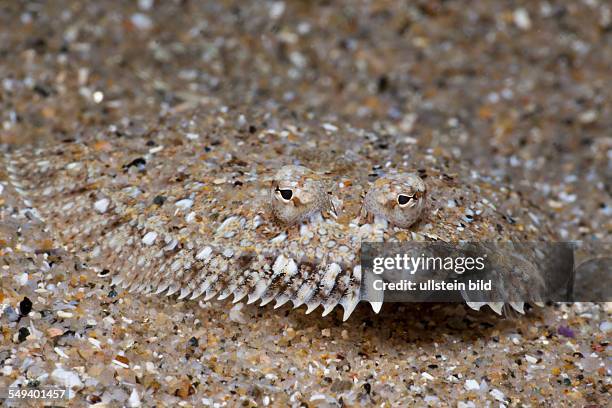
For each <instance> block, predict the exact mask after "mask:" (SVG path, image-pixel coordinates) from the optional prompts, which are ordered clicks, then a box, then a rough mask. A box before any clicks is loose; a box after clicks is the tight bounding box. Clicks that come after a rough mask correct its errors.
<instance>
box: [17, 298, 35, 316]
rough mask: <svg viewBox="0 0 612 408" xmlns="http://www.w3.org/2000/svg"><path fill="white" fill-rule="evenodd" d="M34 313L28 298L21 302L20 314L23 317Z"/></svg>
mask: <svg viewBox="0 0 612 408" xmlns="http://www.w3.org/2000/svg"><path fill="white" fill-rule="evenodd" d="M31 311H32V301H31V300H30V299H28V298H27V297H24V298H23V300H22V301H21V302H19V313H21V315H22V316H27V315H28V314H29V313H30V312H31Z"/></svg>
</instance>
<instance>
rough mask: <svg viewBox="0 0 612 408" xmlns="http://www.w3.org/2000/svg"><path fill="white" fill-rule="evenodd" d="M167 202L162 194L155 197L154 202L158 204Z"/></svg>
mask: <svg viewBox="0 0 612 408" xmlns="http://www.w3.org/2000/svg"><path fill="white" fill-rule="evenodd" d="M165 202H166V197H164V196H162V195H158V196H157V197H155V198H154V199H153V204H157V205H159V206H161V205H164V203H165Z"/></svg>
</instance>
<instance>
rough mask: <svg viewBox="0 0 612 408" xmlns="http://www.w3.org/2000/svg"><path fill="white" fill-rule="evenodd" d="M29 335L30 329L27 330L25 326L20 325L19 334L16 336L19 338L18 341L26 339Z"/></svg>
mask: <svg viewBox="0 0 612 408" xmlns="http://www.w3.org/2000/svg"><path fill="white" fill-rule="evenodd" d="M29 335H30V330H28V328H27V327H22V328H21V329H19V336H18V337H17V339H18V340H19V343H22V342H24V341H25V339H27V338H28V336H29Z"/></svg>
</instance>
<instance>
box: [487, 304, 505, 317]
mask: <svg viewBox="0 0 612 408" xmlns="http://www.w3.org/2000/svg"><path fill="white" fill-rule="evenodd" d="M487 304H488V305H489V307H490V308H491V309H492V310H493V311H494V312H495V313H497V314H498V315H500V316H501V314H502V309H503V308H504V302H489V303H487Z"/></svg>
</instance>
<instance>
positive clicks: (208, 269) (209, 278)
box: [191, 255, 226, 300]
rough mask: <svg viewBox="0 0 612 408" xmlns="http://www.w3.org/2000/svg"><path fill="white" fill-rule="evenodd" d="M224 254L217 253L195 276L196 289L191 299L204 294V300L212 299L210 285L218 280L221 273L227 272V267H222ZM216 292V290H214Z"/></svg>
mask: <svg viewBox="0 0 612 408" xmlns="http://www.w3.org/2000/svg"><path fill="white" fill-rule="evenodd" d="M222 268H223V264H222V256H221V255H216V256H214V257H213V258H212V259H210V261H209V262H208V263H207V264H205V265H204V266H203V267H202V268H201V269H200V270H199V271H198V273H197V274H196V276H197V278H195V290H194V291H193V294H192V295H191V299H195V298H197V297H199V296H201V295H203V294H204V300H209V299H211V297H209V296H210V294H211V291H210V286H211V285H212V284H213V282H216V281H217V279H218V278H219V274H220V273H222V272H225V271H226V269H222ZM214 293H216V291H215V292H214Z"/></svg>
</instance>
